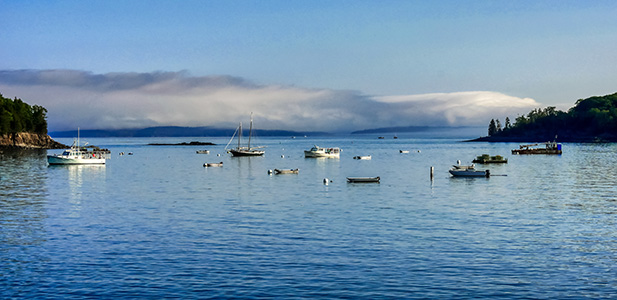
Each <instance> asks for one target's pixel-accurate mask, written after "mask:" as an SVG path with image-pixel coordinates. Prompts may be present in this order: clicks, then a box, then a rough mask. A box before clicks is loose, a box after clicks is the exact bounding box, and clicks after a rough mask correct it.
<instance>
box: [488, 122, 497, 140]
mask: <svg viewBox="0 0 617 300" xmlns="http://www.w3.org/2000/svg"><path fill="white" fill-rule="evenodd" d="M495 133H497V125H495V119H491V123H489V124H488V135H489V136H492V135H494V134H495Z"/></svg>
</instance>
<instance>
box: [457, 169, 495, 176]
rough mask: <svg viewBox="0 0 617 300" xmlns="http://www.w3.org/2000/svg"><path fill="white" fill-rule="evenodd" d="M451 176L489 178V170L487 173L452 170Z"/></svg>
mask: <svg viewBox="0 0 617 300" xmlns="http://www.w3.org/2000/svg"><path fill="white" fill-rule="evenodd" d="M449 172H450V174H452V176H454V177H489V176H490V172H489V170H486V171H476V170H465V169H462V170H450V171H449Z"/></svg>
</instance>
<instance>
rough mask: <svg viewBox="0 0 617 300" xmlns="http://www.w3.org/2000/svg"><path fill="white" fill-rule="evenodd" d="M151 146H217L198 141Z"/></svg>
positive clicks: (152, 144)
mask: <svg viewBox="0 0 617 300" xmlns="http://www.w3.org/2000/svg"><path fill="white" fill-rule="evenodd" d="M148 145H150V146H214V145H216V144H214V143H210V142H197V141H192V142H190V143H187V142H182V143H176V144H168V143H150V144H148Z"/></svg>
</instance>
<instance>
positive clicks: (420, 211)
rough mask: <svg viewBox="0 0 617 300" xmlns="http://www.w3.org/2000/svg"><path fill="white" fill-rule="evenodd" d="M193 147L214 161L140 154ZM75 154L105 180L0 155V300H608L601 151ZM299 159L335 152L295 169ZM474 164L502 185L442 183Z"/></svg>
mask: <svg viewBox="0 0 617 300" xmlns="http://www.w3.org/2000/svg"><path fill="white" fill-rule="evenodd" d="M191 140H200V141H211V142H214V143H216V144H218V145H216V146H209V147H190V146H186V147H176V146H170V147H165V146H163V147H161V146H148V145H147V143H150V142H185V141H191ZM60 141H61V142H64V143H68V144H70V143H71V141H70V140H60ZM88 141H89V142H90V143H91V144H95V145H99V146H103V147H106V148H109V149H110V150H111V151H112V159H110V160H108V164H107V165H106V166H51V167H49V166H47V163H46V159H45V155H46V151H26V152H21V153H17V154H14V153H9V152H5V153H4V154H2V156H1V158H0V260H1V261H2V263H1V264H0V298H38V299H40V298H62V299H67V298H84V297H86V298H87V297H93V298H121V297H122V298H140V299H144V298H145V299H149V298H279V299H280V298H283V299H294V298H327V299H336V298H353V299H402V298H410V299H416V298H463V299H464V298H504V299H522V298H534V299H537V298H559V299H580V298H593V299H598V298H615V297H617V276H615V275H616V274H617V261H616V260H617V228H616V226H615V225H616V223H617V217H616V213H617V201H616V200H617V188H616V187H615V184H616V183H617V172H615V171H614V168H613V166H615V165H616V164H617V156H616V155H615V153H616V151H617V145H616V144H601V145H591V144H564V154H563V155H561V156H512V155H510V154H509V153H510V149H513V148H516V147H518V144H504V143H497V144H488V143H461V142H458V141H457V140H455V139H422V138H405V137H402V138H399V139H396V140H395V139H392V138H386V139H384V140H378V139H377V138H376V137H374V136H361V137H356V136H353V137H337V138H322V139H314V138H296V139H291V138H265V139H264V138H262V139H261V140H260V142H261V143H262V144H266V145H267V146H268V148H267V149H266V156H265V157H254V158H232V157H229V156H228V155H226V154H224V151H223V148H224V146H225V144H226V143H227V139H217V138H192V139H191V138H164V139H128V138H127V139H88ZM313 144H318V145H321V146H337V147H341V148H342V149H343V153H342V155H341V158H340V159H305V158H304V157H303V152H302V151H303V150H305V149H309V148H310V147H311V146H312V145H313ZM206 148H207V149H209V150H210V151H211V152H210V154H207V155H203V154H196V153H195V151H196V150H199V149H206ZM399 150H410V153H408V154H401V153H399ZM121 151H124V152H125V153H128V152H133V153H134V155H130V156H129V155H125V156H119V155H118V153H119V152H121ZM49 152H50V153H51V152H55V151H51V150H50V151H49ZM217 153H220V154H221V156H217ZM483 153H488V154H491V155H495V154H501V155H504V156H506V157H508V159H509V163H508V164H506V165H500V166H495V165H488V166H486V167H487V168H489V169H491V173H492V174H499V175H507V176H494V177H491V178H488V179H486V178H475V179H460V178H451V177H450V175H449V173H448V168H449V167H450V166H451V165H452V164H455V163H456V161H457V160H461V162H462V163H463V164H467V163H470V161H471V160H472V159H473V158H474V157H475V156H477V155H481V154H483ZM369 154H370V155H372V157H373V159H372V160H367V161H358V160H353V159H352V157H353V156H356V155H369ZM219 161H223V162H224V167H222V168H204V167H203V166H202V165H203V163H204V162H219ZM431 166H433V167H434V168H435V177H434V179H432V180H431V179H430V176H429V174H430V173H429V171H430V167H431ZM274 168H279V169H283V168H299V169H300V173H299V174H297V175H268V173H267V170H269V169H274ZM347 176H381V178H382V182H381V183H380V184H348V183H346V180H345V177H347ZM324 178H329V179H330V180H332V182H331V183H330V184H329V185H324V184H323V182H322V181H323V179H324Z"/></svg>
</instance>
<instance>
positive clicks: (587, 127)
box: [489, 93, 617, 141]
mask: <svg viewBox="0 0 617 300" xmlns="http://www.w3.org/2000/svg"><path fill="white" fill-rule="evenodd" d="M496 124H499V120H494V119H493V120H491V122H490V124H489V136H490V137H494V138H496V139H499V138H504V139H505V138H511V137H521V138H524V137H528V138H538V139H540V138H541V139H547V138H549V139H552V138H554V137H555V136H559V139H560V140H564V141H566V140H572V141H593V140H608V141H617V93H615V94H611V95H606V96H595V97H590V98H587V99H579V100H578V101H576V104H575V105H574V106H573V107H572V108H570V109H569V110H568V111H567V112H563V111H560V110H556V109H555V107H553V106H549V107H546V108H544V109H540V108H538V109H534V110H532V111H531V112H529V113H528V114H527V115H526V116H525V115H523V116H518V117H517V118H516V119H515V121H514V123H513V124H512V125H510V124H509V120H506V127H504V128H503V129H502V128H500V127H499V126H497V125H496Z"/></svg>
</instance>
